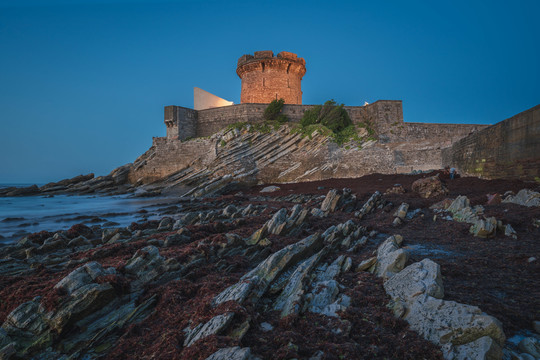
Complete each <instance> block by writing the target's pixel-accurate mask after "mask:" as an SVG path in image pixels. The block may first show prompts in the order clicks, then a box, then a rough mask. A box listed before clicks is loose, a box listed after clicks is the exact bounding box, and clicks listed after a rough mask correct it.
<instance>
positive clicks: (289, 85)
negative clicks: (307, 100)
mask: <svg viewBox="0 0 540 360" xmlns="http://www.w3.org/2000/svg"><path fill="white" fill-rule="evenodd" d="M287 87H288V88H290V87H291V84H289V78H287Z"/></svg>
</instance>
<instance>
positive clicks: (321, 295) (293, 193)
mask: <svg viewBox="0 0 540 360" xmlns="http://www.w3.org/2000/svg"><path fill="white" fill-rule="evenodd" d="M117 170H118V169H117ZM128 172H129V170H124V175H122V171H118V172H117V173H115V174H116V178H115V177H114V176H113V175H112V174H111V175H109V176H110V178H107V179H105V180H104V179H100V180H99V181H96V180H94V178H93V175H92V176H86V177H85V176H82V177H80V178H78V179H77V181H74V180H73V181H71V182H69V183H62V184H60V183H55V184H49V185H45V186H44V187H42V188H38V190H37V191H39V194H47V193H49V194H55V193H56V192H58V193H60V192H62V191H70V192H73V193H84V191H89V190H90V189H92V186H90V185H89V182H91V181H95V183H99V182H101V183H102V184H113V185H112V186H109V185H107V186H105V185H104V186H103V187H102V188H101V189H109V190H107V191H111V192H113V191H134V190H135V188H130V187H129V186H128V185H126V183H125V181H126V179H125V176H127V173H128ZM123 176H124V178H123ZM115 179H116V180H115ZM86 186H88V188H87V187H86ZM99 189H100V188H99V187H96V188H95V189H94V190H93V191H98V192H99V191H100V190H99ZM113 189H114V190H113ZM539 190H540V189H539V188H538V184H535V183H524V182H520V181H505V180H493V181H487V180H481V179H476V178H458V179H455V180H449V179H448V178H446V176H445V175H444V174H443V173H432V174H418V175H380V174H373V175H368V176H365V177H362V178H359V179H334V180H326V181H319V182H311V183H297V184H278V185H276V186H272V187H264V186H255V187H250V188H245V189H243V190H242V191H241V192H239V191H238V190H237V189H235V190H230V191H229V192H227V191H220V192H218V195H216V196H214V197H208V198H204V197H199V198H195V197H192V196H185V197H179V198H178V201H177V202H175V203H172V204H170V205H169V206H168V208H167V209H163V210H162V214H161V218H160V220H157V221H146V222H138V223H132V224H131V225H130V226H128V227H124V228H104V227H101V226H92V227H88V226H86V225H82V224H80V225H75V226H73V227H72V228H71V229H69V230H67V231H58V232H46V231H44V232H39V233H35V234H31V235H29V236H25V237H23V238H21V239H20V240H19V241H18V242H17V243H15V244H12V245H6V246H3V247H0V324H2V326H1V328H0V359H28V358H35V359H94V358H105V359H126V358H152V359H213V360H217V359H293V358H298V359H443V358H445V359H503V358H504V359H524V360H525V359H527V360H528V359H535V358H540V333H539V332H540V323H539V320H540V312H539V311H540V293H539V290H538V289H540V277H539V276H538V274H540V260H539V259H540V243H539V241H538V239H540V206H539V205H540V193H538V191H539ZM13 191H14V190H13V189H12V190H10V191H4V192H3V194H4V196H13V195H14V194H13ZM8 194H11V195H8ZM15 195H17V194H15ZM19 195H22V194H19Z"/></svg>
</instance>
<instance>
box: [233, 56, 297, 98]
mask: <svg viewBox="0 0 540 360" xmlns="http://www.w3.org/2000/svg"><path fill="white" fill-rule="evenodd" d="M236 73H237V74H238V76H239V77H240V79H242V93H241V95H240V102H241V103H263V104H266V103H270V102H271V101H272V100H276V99H277V100H279V99H284V100H285V104H302V77H303V76H304V74H305V73H306V61H305V60H304V59H303V58H299V57H297V55H296V54H293V53H290V52H287V51H282V52H280V53H279V54H277V56H276V57H274V53H273V52H272V51H256V52H255V54H254V55H244V56H242V57H241V58H240V59H238V66H237V67H236Z"/></svg>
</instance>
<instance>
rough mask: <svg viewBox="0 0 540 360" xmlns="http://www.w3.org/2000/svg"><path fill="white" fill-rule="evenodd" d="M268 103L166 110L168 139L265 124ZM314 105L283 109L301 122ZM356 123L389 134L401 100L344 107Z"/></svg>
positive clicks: (400, 118)
mask: <svg viewBox="0 0 540 360" xmlns="http://www.w3.org/2000/svg"><path fill="white" fill-rule="evenodd" d="M267 106H268V104H238V105H231V106H224V107H219V108H212V109H205V110H199V111H196V110H192V109H188V108H184V107H181V106H166V107H165V125H166V126H167V138H168V139H170V140H175V139H180V140H185V139H188V138H193V137H205V136H211V135H212V134H215V133H216V132H218V131H220V130H221V129H223V128H225V127H227V126H228V125H230V124H234V123H237V122H250V123H260V122H263V121H264V119H263V114H264V110H265V109H266V107H267ZM313 107H314V105H294V104H289V105H285V106H284V107H283V114H285V115H286V116H287V117H288V118H289V120H290V121H291V122H293V123H294V122H299V121H300V119H302V116H304V112H306V111H307V110H309V109H311V108H313ZM345 110H346V111H347V112H348V113H349V116H350V117H351V120H352V121H353V122H354V123H364V122H369V123H370V124H371V126H372V127H373V128H374V130H375V131H377V133H378V134H383V133H386V132H388V129H390V128H391V127H392V126H396V124H402V123H403V108H402V104H401V101H397V100H379V101H376V102H374V103H372V104H369V105H366V106H345Z"/></svg>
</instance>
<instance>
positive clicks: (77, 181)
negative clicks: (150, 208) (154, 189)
mask: <svg viewBox="0 0 540 360" xmlns="http://www.w3.org/2000/svg"><path fill="white" fill-rule="evenodd" d="M131 167H132V165H131V164H127V165H123V166H120V167H119V168H116V169H114V170H113V171H111V173H110V174H109V175H105V176H98V177H95V176H94V174H87V175H79V176H75V177H73V178H70V179H64V180H60V181H58V182H52V183H48V184H45V185H43V186H37V185H31V186H27V187H6V188H0V197H8V196H34V195H44V196H54V195H65V194H71V195H88V194H100V195H119V194H126V193H130V192H133V191H134V190H135V187H133V186H132V185H130V184H128V182H127V180H128V174H129V171H130V169H131Z"/></svg>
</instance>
